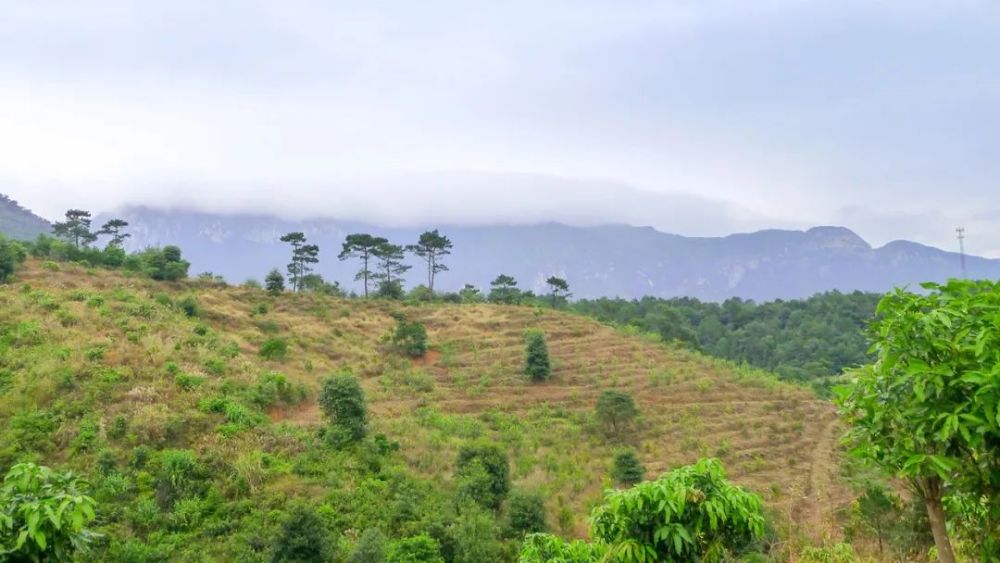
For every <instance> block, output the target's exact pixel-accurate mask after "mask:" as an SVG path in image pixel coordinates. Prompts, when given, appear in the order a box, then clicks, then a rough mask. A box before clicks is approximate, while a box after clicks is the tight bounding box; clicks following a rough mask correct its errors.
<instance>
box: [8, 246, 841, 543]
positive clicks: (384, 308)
mask: <svg viewBox="0 0 1000 563" xmlns="http://www.w3.org/2000/svg"><path fill="white" fill-rule="evenodd" d="M55 269H56V267H55V266H53V265H51V264H50V265H48V267H47V268H43V267H42V265H41V264H39V263H38V262H29V263H28V264H27V265H26V267H25V269H24V270H23V271H22V272H20V274H19V279H18V282H17V283H16V284H9V285H6V286H0V394H2V396H3V400H2V401H0V444H3V446H2V447H0V467H6V466H8V465H9V464H11V463H13V462H15V461H16V460H23V459H39V460H41V461H44V462H46V463H48V464H52V465H57V466H69V467H74V468H77V469H79V470H82V471H84V472H86V473H88V474H90V475H91V476H93V477H94V479H95V480H96V481H97V484H98V488H99V490H100V491H102V492H101V493H100V494H99V495H98V498H99V501H101V502H102V503H103V505H104V506H105V509H106V512H105V513H104V514H103V516H102V520H101V522H102V528H101V531H102V532H104V533H106V534H108V535H109V537H113V538H119V540H117V541H122V542H128V541H134V542H151V541H153V540H152V539H150V538H152V537H153V536H151V535H150V534H151V533H152V532H150V530H151V529H156V527H155V526H154V527H151V525H150V524H148V523H146V524H143V520H142V519H141V518H140V517H138V516H136V515H135V511H136V510H137V508H136V507H137V506H142V503H143V502H145V503H147V504H148V503H151V502H152V501H151V500H149V499H156V501H157V502H160V501H161V500H162V499H161V497H160V488H158V487H159V485H155V484H154V482H155V481H154V476H153V475H155V472H154V470H153V469H145V470H142V469H136V467H140V468H141V467H142V466H141V465H140V466H136V465H135V463H137V462H136V461H135V460H136V456H137V455H139V454H137V453H136V452H137V451H138V450H139V449H142V448H143V447H146V448H150V449H151V452H152V453H153V454H155V453H156V452H157V451H160V450H172V449H178V448H182V449H190V450H192V451H194V452H195V453H196V454H197V457H198V459H199V460H202V463H204V464H205V466H206V467H210V468H212V471H213V473H214V474H216V475H222V476H224V477H221V478H216V479H215V480H213V481H211V485H210V490H211V491H216V493H217V495H218V497H219V498H218V499H217V502H218V504H215V505H213V507H214V508H212V511H213V512H211V513H210V514H212V515H213V516H212V517H213V518H214V517H216V516H218V518H219V519H220V522H226V523H227V524H225V525H226V526H230V527H231V528H234V529H236V530H238V531H239V533H236V532H234V531H232V530H230V533H229V534H228V535H226V536H225V539H222V538H220V537H219V536H218V534H219V533H220V532H219V531H218V530H214V531H213V529H212V527H211V526H207V525H204V526H197V527H194V528H186V527H185V525H181V524H176V522H177V521H178V520H177V519H178V518H181V517H180V516H178V515H177V511H178V510H180V509H179V508H178V506H180V505H174V506H173V508H172V509H171V508H170V505H169V504H163V503H160V514H158V515H157V516H156V520H154V521H155V522H162V523H163V524H162V526H163V527H164V528H165V529H166V530H168V532H162V533H165V534H166V535H165V536H163V535H157V536H155V538H154V539H155V541H156V542H160V543H161V544H164V542H168V544H169V545H172V546H173V549H176V550H177V551H176V553H175V554H174V556H175V557H182V556H184V554H185V553H187V554H189V555H190V554H191V553H200V554H202V555H201V556H203V557H209V558H213V557H214V558H220V559H232V558H239V559H244V560H254V559H255V558H259V557H262V555H260V553H259V551H254V549H253V548H252V546H254V545H257V544H259V543H261V542H265V543H266V541H267V540H268V539H269V538H270V536H269V534H273V533H275V529H276V528H275V527H276V524H275V520H274V518H273V517H268V516H267V514H266V511H267V510H282V509H283V508H284V507H285V506H286V505H287V503H288V502H289V499H294V498H320V499H326V500H327V502H329V503H330V504H331V505H333V506H335V507H336V510H337V515H329V518H330V526H332V527H334V528H337V529H338V530H339V531H340V532H341V534H342V538H343V539H342V541H344V542H347V543H350V542H351V541H353V540H352V539H351V538H354V537H356V532H357V530H358V529H360V528H359V525H358V524H357V522H368V523H369V524H371V525H374V524H372V523H376V524H378V523H380V522H382V521H383V519H385V518H388V517H387V516H383V515H382V511H383V510H385V511H387V510H389V508H385V507H391V506H396V504H393V503H398V502H400V500H399V498H398V495H399V494H402V493H400V492H399V491H398V490H396V489H395V488H394V487H395V486H394V485H391V483H395V482H396V481H393V480H392V479H403V480H404V481H405V482H408V483H411V485H409V486H408V487H412V488H413V489H414V490H416V491H422V492H420V493H419V494H418V493H413V494H414V495H418V496H419V495H424V496H423V497H419V498H424V499H425V500H424V501H421V502H423V503H424V504H421V505H420V506H421V507H422V508H421V512H426V511H429V510H431V509H430V508H427V506H428V505H427V504H426V503H430V502H431V500H426V499H432V498H434V497H433V494H434V493H433V491H437V490H451V489H453V488H454V483H453V482H452V479H451V474H452V468H453V463H454V459H455V456H456V453H457V450H458V447H459V446H461V445H462V444H465V443H468V442H469V441H471V440H475V439H479V438H484V437H488V438H490V439H493V440H496V441H498V442H499V443H501V444H502V445H503V447H504V448H505V450H506V451H507V452H508V455H509V456H510V461H511V471H512V478H513V480H514V483H515V486H517V487H521V488H530V489H537V490H539V491H541V492H543V493H544V495H545V497H546V499H547V502H546V509H547V511H548V513H549V522H550V525H551V526H552V527H553V528H554V529H556V530H557V531H560V532H561V533H564V534H567V535H583V534H584V533H585V531H586V514H587V512H588V509H589V507H590V506H591V505H592V504H593V503H594V502H595V501H596V500H598V499H599V498H600V494H601V491H602V489H603V488H604V487H607V486H610V484H611V483H610V481H609V480H608V474H609V469H610V464H611V460H612V458H613V456H614V453H615V451H617V449H618V448H619V447H620V446H621V445H623V444H629V445H632V446H634V447H635V448H636V450H637V451H638V453H639V456H640V457H641V458H642V461H643V462H644V464H645V465H646V467H647V470H648V471H647V475H650V476H655V475H657V474H658V473H660V472H662V471H664V470H666V469H668V468H670V467H675V466H677V465H680V464H684V463H689V462H692V461H694V460H696V459H697V458H699V457H705V456H717V457H720V458H721V459H722V460H723V461H724V463H725V464H726V466H727V468H728V470H729V472H730V474H731V476H732V477H733V478H734V480H735V481H736V482H738V483H741V484H744V485H746V486H748V487H750V488H752V489H754V490H756V491H758V492H759V493H761V494H762V495H763V497H764V498H765V500H766V503H767V505H768V507H769V508H770V509H772V510H773V512H774V514H775V515H776V518H777V519H778V520H779V521H783V520H784V521H788V522H792V523H793V524H794V523H800V524H802V525H803V526H804V527H805V529H804V531H805V532H806V533H808V534H810V535H815V536H820V535H822V534H824V533H826V532H829V531H831V530H832V529H834V527H833V525H832V524H833V513H834V511H835V510H836V509H837V508H838V507H840V506H842V505H843V503H844V502H845V499H846V498H847V496H846V491H845V490H844V488H843V486H842V485H841V484H839V483H838V481H837V472H838V462H837V459H838V454H837V452H836V451H835V449H834V444H835V442H836V441H835V439H834V436H835V432H836V428H835V414H834V410H833V408H832V406H831V405H829V404H828V403H826V402H823V401H819V400H817V399H815V398H814V397H813V396H812V395H811V394H810V393H808V392H806V391H803V390H801V389H798V388H795V387H792V386H788V385H785V384H782V383H778V382H777V381H775V380H773V379H771V378H769V377H767V376H764V375H762V374H759V373H756V372H751V371H748V370H741V369H735V368H734V367H732V366H730V365H728V364H726V363H724V362H720V361H716V360H712V359H709V358H705V357H702V356H700V355H697V354H695V353H692V352H688V351H685V350H682V349H674V348H670V347H665V346H663V345H660V344H656V343H653V342H650V341H647V340H644V339H643V338H641V337H639V336H636V335H629V334H623V333H621V332H618V331H616V330H614V329H612V328H609V327H607V326H604V325H601V324H598V323H596V322H594V321H592V320H589V319H586V318H583V317H579V316H574V315H568V314H563V313H559V312H554V311H551V310H535V309H531V308H520V307H501V306H492V305H475V306H473V305H427V306H403V305H401V304H397V303H390V302H375V301H346V300H337V299H332V298H327V297H323V296H318V295H283V296H280V297H277V298H273V297H269V296H267V295H266V294H265V293H264V292H263V291H260V290H254V289H244V288H226V287H219V286H213V285H208V284H204V285H203V284H198V283H197V282H189V283H186V284H162V283H156V282H150V281H147V280H140V279H130V278H126V277H122V276H120V275H118V274H114V273H110V272H105V271H84V270H83V269H81V268H78V267H74V266H66V265H63V266H62V268H61V269H59V271H53V270H55ZM188 295H190V296H194V297H195V299H196V300H197V304H198V308H199V310H200V311H199V314H198V316H197V317H194V318H188V317H187V316H186V315H185V314H184V312H183V311H182V309H183V307H181V306H180V304H181V303H182V302H183V298H184V296H188ZM265 309H266V312H264V310H265ZM398 312H402V313H403V314H405V315H406V316H407V317H408V318H410V319H415V320H419V321H421V322H423V323H425V324H426V326H427V328H428V332H429V337H430V339H429V340H430V344H431V345H432V350H431V351H429V352H428V354H427V355H426V356H425V357H424V358H422V359H420V360H417V361H411V360H408V359H404V358H402V357H400V356H398V355H396V354H395V353H393V352H392V351H391V350H389V349H388V348H387V346H386V344H385V342H384V341H383V336H384V335H386V334H387V333H388V332H389V331H390V330H391V329H392V327H393V326H394V324H395V321H394V320H393V317H392V316H391V315H392V314H393V313H398ZM527 328H539V329H541V330H543V331H544V332H545V334H546V335H547V338H548V343H549V348H550V351H551V354H552V359H553V365H554V372H553V377H552V379H551V380H550V381H549V382H546V383H542V384H532V383H528V382H527V381H526V380H525V378H524V377H523V376H522V375H521V373H520V372H521V366H522V363H521V362H522V354H523V344H522V333H523V331H524V330H525V329H527ZM276 337H280V338H283V339H285V340H286V341H287V342H288V343H289V344H290V351H289V354H288V356H287V358H285V359H284V360H280V361H279V360H275V361H269V360H265V359H263V358H262V357H261V356H260V354H259V353H258V351H259V349H260V346H261V344H262V343H263V342H264V341H265V340H266V339H268V338H276ZM345 367H349V368H351V369H352V370H353V372H354V373H355V374H356V375H358V376H359V377H360V379H361V380H362V383H363V386H364V388H365V390H366V393H367V395H368V401H369V408H370V412H371V426H372V432H373V433H384V434H385V435H386V436H387V437H388V439H389V440H390V441H396V442H398V443H399V444H400V449H399V451H398V452H397V453H396V454H391V455H389V456H388V457H387V458H385V460H384V461H382V462H379V463H384V464H385V465H386V467H392V468H394V469H393V470H392V472H389V474H391V475H395V477H392V479H389V483H390V485H385V484H384V479H383V480H382V481H378V482H383V484H382V485H376V484H373V483H372V482H371V479H369V478H367V477H365V475H367V473H365V471H367V470H366V469H364V468H363V467H360V468H359V467H358V462H357V461H356V460H354V459H355V458H346V457H344V456H345V455H346V454H342V453H340V452H331V451H329V450H328V449H327V448H323V447H321V446H319V445H317V443H316V440H315V438H314V435H315V432H314V430H315V429H316V427H318V426H319V425H320V424H321V423H322V420H321V415H320V410H319V408H318V406H317V405H316V395H317V390H318V389H319V385H320V381H321V379H322V378H323V377H324V376H325V375H327V374H329V373H331V372H334V371H336V370H339V369H342V368H345ZM275 372H280V373H281V374H284V376H285V377H286V378H287V379H288V380H289V381H290V382H291V384H292V390H291V391H289V390H284V391H279V392H277V393H276V394H275V393H272V392H269V391H268V390H269V389H270V388H268V387H267V386H266V385H265V384H266V382H267V381H273V377H271V376H269V375H268V374H273V373H275ZM269 377H271V379H269ZM296 389H301V393H299V392H298V391H295V390H296ZM607 389H619V390H623V391H626V392H628V393H630V394H631V395H632V396H633V397H635V399H636V401H637V403H638V405H639V407H640V409H641V412H642V416H641V419H640V420H639V422H638V423H637V424H636V425H635V426H634V427H632V428H630V429H629V430H628V431H627V432H625V433H623V434H621V435H618V436H614V435H611V434H610V433H609V432H608V431H607V430H606V429H604V428H602V427H600V426H599V425H598V423H597V422H596V421H595V419H594V417H593V414H592V411H593V408H594V404H595V402H596V399H597V396H598V395H599V394H600V393H601V392H602V391H603V390H607ZM262 397H263V398H262ZM213 400H214V401H216V402H217V403H218V404H219V405H222V406H220V407H219V408H218V409H214V408H213V407H211V401H213ZM220 401H221V402H220ZM206 405H209V406H207V407H206ZM230 407H231V408H230ZM218 410H222V411H223V412H215V411H218ZM265 414H266V417H265V416H264V415H265ZM142 455H150V454H149V453H145V454H142ZM144 459H145V458H144ZM352 460H354V461H352ZM109 465H110V467H111V468H112V469H110V470H109V471H111V474H113V475H117V473H115V471H121V472H122V473H123V474H124V475H125V477H123V479H125V481H126V482H125V483H123V484H120V485H118V486H119V487H120V490H119V489H115V490H114V491H111V492H109V491H107V490H106V489H107V487H110V486H111V485H109V484H108V483H107V481H108V479H110V478H109V477H100V476H99V475H97V474H98V473H99V472H100V471H104V470H99V469H98V468H101V467H105V468H106V467H107V466H109ZM126 468H128V469H126ZM388 471H389V470H388V469H382V470H381V474H385V473H386V472H388ZM144 475H145V476H144ZM400 475H403V476H405V479H404V477H400ZM226 476H228V477H226ZM206 486H208V485H206ZM385 486H390V489H387V490H382V489H380V488H379V487H385ZM372 487H375V488H374V489H373V488H372ZM404 489H405V490H410V489H408V488H405V487H404ZM205 494H206V495H208V494H209V493H205ZM205 498H215V497H210V496H207V497H205ZM258 509H263V510H264V511H265V512H264V513H259V512H258V511H257V510H258ZM206 510H207V509H206ZM393 510H395V509H393ZM202 517H203V518H205V519H206V520H207V519H208V518H209V516H205V515H203V516H202ZM149 518H153V517H152V516H150V517H149ZM269 518H270V519H269ZM393 522H394V521H393ZM222 525H223V524H221V523H220V524H219V526H222ZM379 525H382V524H379ZM384 525H385V526H386V527H390V526H395V525H396V524H394V523H386V524H384ZM351 530H355V531H354V532H352V531H351ZM156 533H157V534H161V532H156ZM352 534H355V535H352ZM121 538H124V539H121ZM169 542H172V543H169ZM128 545H132V544H128ZM133 547H134V546H133ZM120 549H125V548H124V547H120ZM136 549H138V548H136ZM174 556H172V557H174ZM172 557H171V558H172Z"/></svg>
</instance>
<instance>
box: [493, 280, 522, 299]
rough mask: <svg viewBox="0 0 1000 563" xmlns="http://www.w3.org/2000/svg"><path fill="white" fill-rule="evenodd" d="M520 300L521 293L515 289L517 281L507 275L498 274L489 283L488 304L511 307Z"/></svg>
mask: <svg viewBox="0 0 1000 563" xmlns="http://www.w3.org/2000/svg"><path fill="white" fill-rule="evenodd" d="M520 300H521V291H520V290H519V289H517V280H515V279H514V278H513V277H511V276H508V275H507V274H500V275H499V276H497V277H496V279H494V280H493V281H491V282H490V294H489V301H490V303H501V304H504V305H513V304H515V303H518V302H519V301H520Z"/></svg>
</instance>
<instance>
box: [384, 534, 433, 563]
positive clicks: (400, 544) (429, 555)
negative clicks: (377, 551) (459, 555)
mask: <svg viewBox="0 0 1000 563" xmlns="http://www.w3.org/2000/svg"><path fill="white" fill-rule="evenodd" d="M385 563H444V559H443V558H442V557H441V546H439V545H438V542H437V540H435V539H434V538H432V537H430V536H428V535H426V534H421V535H419V536H412V537H409V538H403V539H401V540H396V541H394V542H392V543H391V544H389V549H388V550H387V551H386V556H385Z"/></svg>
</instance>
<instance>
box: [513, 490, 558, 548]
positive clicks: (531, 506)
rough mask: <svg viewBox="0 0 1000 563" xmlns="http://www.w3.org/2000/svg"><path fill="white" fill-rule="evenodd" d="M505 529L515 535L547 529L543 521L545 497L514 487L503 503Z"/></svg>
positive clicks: (519, 535) (520, 535)
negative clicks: (505, 520)
mask: <svg viewBox="0 0 1000 563" xmlns="http://www.w3.org/2000/svg"><path fill="white" fill-rule="evenodd" d="M504 508H505V512H506V517H507V530H508V531H509V532H510V533H511V534H513V535H514V536H515V537H519V538H520V537H523V536H524V535H525V534H535V533H539V532H544V531H546V529H548V524H546V522H545V497H543V496H542V495H541V494H539V493H537V492H534V491H524V490H519V489H515V490H514V491H513V492H511V493H510V497H509V498H508V499H507V502H506V504H505V507H504Z"/></svg>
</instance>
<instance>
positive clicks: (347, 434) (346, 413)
mask: <svg viewBox="0 0 1000 563" xmlns="http://www.w3.org/2000/svg"><path fill="white" fill-rule="evenodd" d="M319 405H320V407H321V408H322V409H323V412H324V414H326V417H327V419H328V420H329V422H330V428H329V429H328V432H329V433H330V439H331V440H333V441H334V443H335V444H338V443H348V442H357V441H359V440H361V439H362V438H364V437H365V433H366V432H367V430H368V407H367V405H366V402H365V393H364V391H363V390H362V389H361V385H360V384H359V383H358V380H357V378H355V377H354V376H353V375H351V373H350V372H342V373H339V374H335V375H332V376H330V377H328V378H326V380H325V381H323V390H322V392H321V393H320V396H319Z"/></svg>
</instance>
